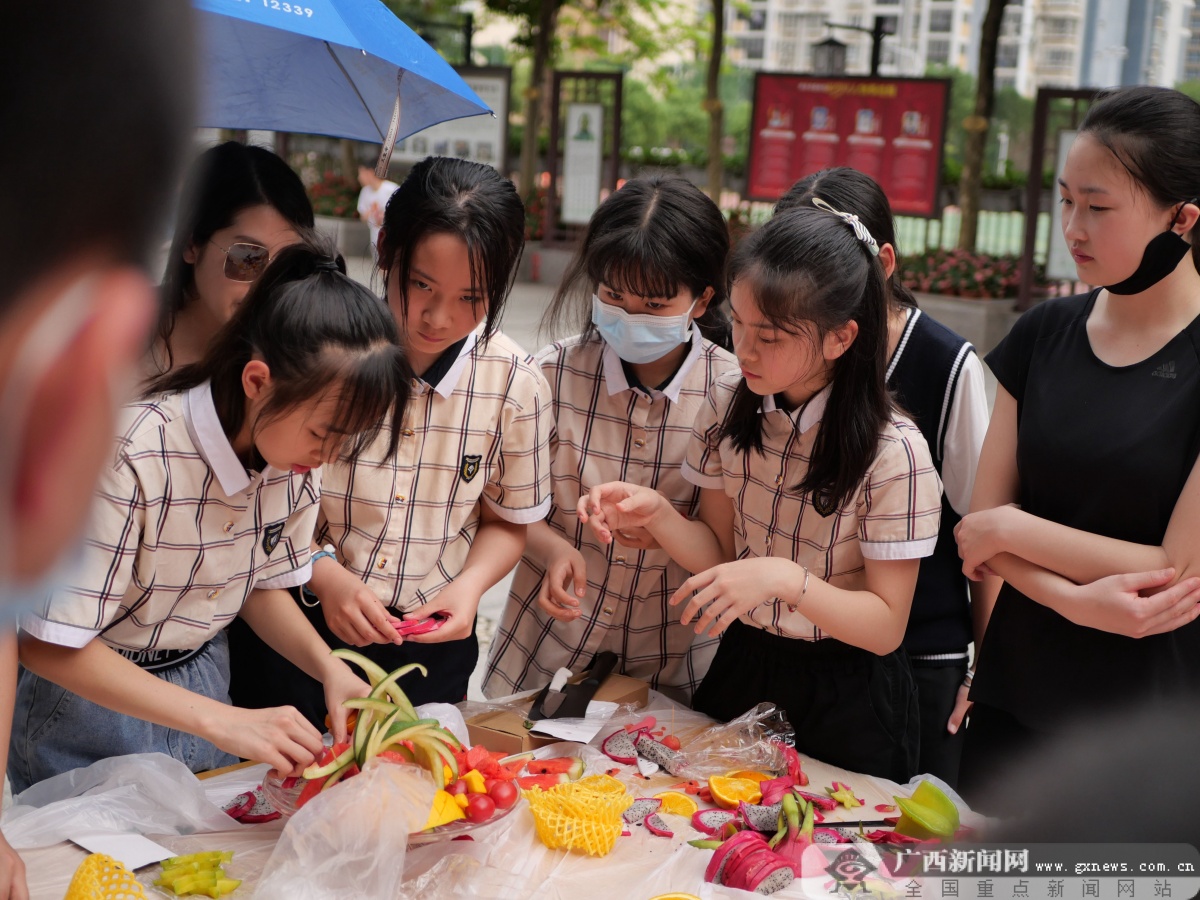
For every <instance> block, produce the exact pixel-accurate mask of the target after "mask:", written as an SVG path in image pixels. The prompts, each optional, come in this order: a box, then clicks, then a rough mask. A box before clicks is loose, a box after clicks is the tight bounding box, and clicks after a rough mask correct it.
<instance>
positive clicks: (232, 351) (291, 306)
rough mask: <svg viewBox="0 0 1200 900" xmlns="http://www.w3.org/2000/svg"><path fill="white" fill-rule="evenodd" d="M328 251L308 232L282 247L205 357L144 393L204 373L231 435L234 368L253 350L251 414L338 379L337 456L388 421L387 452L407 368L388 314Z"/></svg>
mask: <svg viewBox="0 0 1200 900" xmlns="http://www.w3.org/2000/svg"><path fill="white" fill-rule="evenodd" d="M331 253H332V251H331V250H330V249H329V248H327V247H325V246H318V245H317V244H315V243H314V242H312V241H306V242H305V243H301V244H296V245H294V246H291V247H286V248H284V249H283V250H281V251H280V253H279V255H278V256H277V257H276V258H275V259H274V260H272V261H271V264H270V265H269V266H267V270H266V271H265V272H263V274H262V276H261V277H260V278H259V279H258V281H256V282H255V283H254V286H253V287H252V288H250V292H249V293H248V294H247V295H246V299H245V300H244V301H243V302H242V304H241V305H240V306H239V307H238V309H237V311H236V312H235V313H234V315H233V318H232V319H230V320H229V322H227V323H226V324H225V326H224V327H223V328H222V329H221V330H220V331H218V332H217V334H216V336H215V337H214V338H213V340H212V342H211V343H210V344H209V347H208V351H207V352H206V353H205V356H204V358H203V359H202V360H201V361H200V362H198V363H195V364H193V365H188V366H182V367H181V368H179V369H176V370H175V371H173V372H168V373H167V374H165V375H163V376H161V377H159V378H158V379H157V380H156V381H155V382H154V383H153V384H152V385H150V387H149V389H148V391H147V393H148V394H149V393H160V392H177V391H186V390H189V389H190V388H193V387H195V386H196V385H198V384H202V383H204V382H205V381H210V382H211V383H212V396H213V404H214V405H215V406H216V410H217V416H218V418H219V419H220V420H221V426H222V428H223V429H224V431H225V434H226V436H228V437H229V438H231V439H232V438H233V437H235V436H236V435H237V434H238V433H239V432H240V431H241V429H242V426H243V424H244V423H245V418H246V395H245V391H244V389H243V387H242V371H243V369H245V367H246V363H248V362H249V361H250V360H251V359H261V360H262V361H263V362H265V363H266V364H267V367H268V369H270V372H271V393H270V396H269V397H268V399H267V400H266V402H265V403H264V405H263V408H262V410H261V412H260V413H259V416H258V421H257V423H256V424H262V423H264V422H269V421H270V420H271V419H273V418H278V417H279V416H281V415H285V414H286V413H287V412H288V411H289V410H291V409H293V408H295V407H296V406H297V405H298V404H300V403H304V402H305V401H307V400H310V399H312V398H313V397H317V396H320V395H321V394H322V393H323V392H324V391H326V390H328V389H329V388H331V387H340V389H341V393H340V396H339V399H338V412H337V416H336V418H335V420H334V422H333V423H332V426H331V428H330V435H331V437H344V438H345V439H346V447H345V449H344V451H343V454H342V457H343V458H344V459H348V460H354V459H356V458H357V457H358V456H359V454H360V453H361V452H362V451H363V450H364V449H365V448H366V447H367V445H369V444H370V443H371V442H372V441H374V440H375V438H376V437H378V436H379V434H380V432H381V431H382V430H383V428H384V426H385V425H390V426H391V428H390V441H391V443H390V444H389V446H388V451H387V452H388V455H391V454H393V453H395V450H396V444H397V442H398V440H399V435H400V431H401V424H402V422H403V419H404V410H405V406H406V405H407V403H408V396H409V383H410V379H411V377H412V372H411V370H410V369H409V367H408V363H407V362H406V361H405V358H404V352H403V350H402V349H401V347H400V343H399V332H398V329H397V327H396V320H395V319H394V318H393V317H392V314H391V311H390V310H389V309H388V307H387V304H386V303H384V302H383V301H382V300H380V298H379V297H377V296H375V294H373V293H372V292H371V291H369V290H368V289H367V288H365V287H363V286H362V285H361V284H359V283H358V282H356V281H354V280H353V279H351V278H349V277H348V276H347V275H346V264H345V262H344V261H343V260H342V258H341V257H340V256H338V257H337V258H336V261H335V259H334V258H333V257H332V255H331ZM389 413H390V422H389V421H387V420H388V418H389Z"/></svg>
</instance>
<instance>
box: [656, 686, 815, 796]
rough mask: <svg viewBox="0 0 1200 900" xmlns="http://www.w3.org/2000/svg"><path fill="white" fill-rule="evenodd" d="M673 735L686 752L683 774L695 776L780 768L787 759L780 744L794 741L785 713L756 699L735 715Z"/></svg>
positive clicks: (702, 777) (791, 745)
mask: <svg viewBox="0 0 1200 900" xmlns="http://www.w3.org/2000/svg"><path fill="white" fill-rule="evenodd" d="M706 721H707V720H706ZM675 736H676V737H678V738H679V741H680V743H681V744H682V748H683V752H684V754H685V755H686V756H687V772H686V774H687V777H689V778H695V779H697V780H700V779H704V778H707V777H708V776H709V775H723V774H725V773H726V772H729V771H730V770H732V769H751V770H754V771H758V772H767V773H771V772H775V773H779V772H783V771H785V770H786V769H787V761H786V760H785V759H784V755H783V750H782V748H781V746H780V745H785V746H788V747H794V746H795V744H796V733H795V732H794V731H793V730H792V726H791V724H790V723H789V722H788V719H787V715H786V714H785V713H784V712H783V710H781V709H778V708H776V706H775V704H773V703H760V704H758V705H757V706H756V707H754V708H753V709H751V710H749V711H747V712H745V713H743V714H742V715H740V716H738V717H737V718H736V719H732V720H730V721H728V722H725V723H723V724H716V725H713V724H711V723H710V724H705V725H700V726H697V727H695V728H690V729H688V730H687V731H685V732H678V731H677V732H675Z"/></svg>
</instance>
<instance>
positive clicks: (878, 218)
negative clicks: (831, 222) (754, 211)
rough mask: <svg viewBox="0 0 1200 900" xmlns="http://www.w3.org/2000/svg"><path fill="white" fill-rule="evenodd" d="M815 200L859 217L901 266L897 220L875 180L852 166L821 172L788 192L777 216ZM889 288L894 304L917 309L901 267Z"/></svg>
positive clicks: (915, 299)
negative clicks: (890, 251)
mask: <svg viewBox="0 0 1200 900" xmlns="http://www.w3.org/2000/svg"><path fill="white" fill-rule="evenodd" d="M814 197H819V198H820V199H822V200H824V201H825V202H826V203H828V204H829V205H830V206H832V207H833V208H834V209H840V210H841V211H842V212H848V213H854V215H856V216H858V217H859V219H861V220H862V223H863V224H864V225H865V226H867V231H869V232H871V236H872V237H873V238H875V241H876V242H877V243H878V244H879V246H880V247H882V246H883V245H884V244H891V245H892V249H893V250H895V251H896V261H897V263H899V260H900V247H899V245H898V244H897V243H896V220H895V218H894V217H893V216H892V207H891V204H890V203H888V198H887V194H885V193H884V192H883V188H881V187H880V186H879V183H878V182H877V181H875V179H874V178H872V177H871V176H870V175H867V174H865V173H863V172H860V171H858V169H852V168H850V167H849V166H835V167H834V168H832V169H822V170H821V171H820V172H816V173H814V174H812V175H807V176H805V177H804V178H801V179H800V180H799V181H797V182H796V183H795V184H793V185H792V186H791V187H790V188H788V190H787V193H785V194H784V195H783V196H782V197H780V198H779V201H778V202H777V203H776V204H775V212H776V213H781V212H783V211H784V210H787V209H795V208H796V207H797V206H812V201H813V198H814ZM887 286H888V293H889V296H890V299H891V301H892V302H893V303H897V304H899V305H901V306H909V307H914V308H915V307H916V305H917V298H916V297H914V296H913V293H912V291H910V290H909V289H908V288H906V287H905V286H904V282H903V281H902V280H901V278H900V267H899V265H897V266H896V269H895V270H894V271H893V272H892V275H891V277H890V278H888V283H887Z"/></svg>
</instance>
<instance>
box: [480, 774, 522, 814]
mask: <svg viewBox="0 0 1200 900" xmlns="http://www.w3.org/2000/svg"><path fill="white" fill-rule="evenodd" d="M476 796H483V795H482V794H477V795H476ZM487 796H489V797H491V798H492V800H493V801H494V802H495V804H496V806H497V807H499V808H500V809H508V808H509V807H510V806H512V805H513V804H514V803H516V802H517V797H519V796H520V795H519V794H518V793H517V788H516V786H515V785H514V784H513V783H512V782H511V781H497V782H496V783H495V784H493V785H492V786H491V787H490V788H488V792H487Z"/></svg>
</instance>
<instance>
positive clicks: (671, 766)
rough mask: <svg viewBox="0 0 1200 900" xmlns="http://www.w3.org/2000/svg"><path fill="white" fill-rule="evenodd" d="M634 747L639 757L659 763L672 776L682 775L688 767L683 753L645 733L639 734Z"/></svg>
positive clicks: (634, 741)
mask: <svg viewBox="0 0 1200 900" xmlns="http://www.w3.org/2000/svg"><path fill="white" fill-rule="evenodd" d="M633 746H634V748H635V752H636V753H637V755H638V756H641V757H642V758H644V759H648V760H650V761H651V762H654V763H658V764H659V765H660V766H662V767H663V768H664V769H666V770H667V772H669V773H670V774H672V775H682V774H683V770H684V768H685V767H686V766H687V758H686V757H685V756H684V755H683V754H682V753H680V752H678V751H676V750H672V749H671V748H670V747H668V746H667V745H666V744H662V743H659V742H658V741H656V740H655V739H654V738H652V737H650V736H649V735H648V734H646V733H645V732H639V734H638V736H637V737H636V738H634V740H633Z"/></svg>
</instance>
